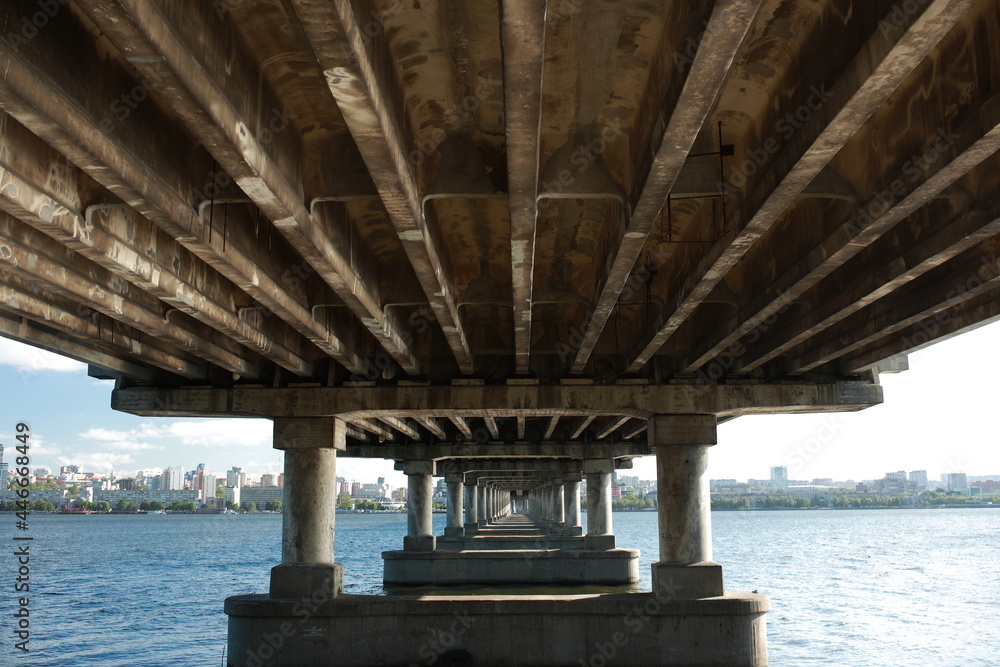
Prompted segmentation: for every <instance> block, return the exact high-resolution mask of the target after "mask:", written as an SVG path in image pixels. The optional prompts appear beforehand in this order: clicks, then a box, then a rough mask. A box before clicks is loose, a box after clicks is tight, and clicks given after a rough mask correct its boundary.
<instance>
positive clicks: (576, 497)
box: [563, 473, 583, 537]
mask: <svg viewBox="0 0 1000 667" xmlns="http://www.w3.org/2000/svg"><path fill="white" fill-rule="evenodd" d="M582 477H583V476H582V475H581V474H580V473H572V474H569V475H566V476H565V477H564V478H563V480H564V486H563V505H564V507H563V513H564V514H565V516H566V523H565V525H564V526H563V535H566V536H569V537H578V536H580V535H583V527H582V526H581V525H580V480H581V478H582Z"/></svg>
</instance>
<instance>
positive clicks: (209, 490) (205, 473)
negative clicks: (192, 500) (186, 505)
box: [195, 463, 215, 503]
mask: <svg viewBox="0 0 1000 667" xmlns="http://www.w3.org/2000/svg"><path fill="white" fill-rule="evenodd" d="M195 488H196V489H197V490H198V500H200V501H201V502H203V503H207V502H208V501H209V500H210V499H212V498H214V497H215V475H213V474H212V472H211V471H210V470H209V469H208V466H207V465H205V464H204V463H199V464H198V470H197V471H196V474H195Z"/></svg>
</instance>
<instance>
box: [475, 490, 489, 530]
mask: <svg viewBox="0 0 1000 667" xmlns="http://www.w3.org/2000/svg"><path fill="white" fill-rule="evenodd" d="M480 484H481V486H478V487H476V489H477V491H478V493H479V527H480V528H482V527H483V526H485V525H486V524H487V523H489V521H488V515H487V513H488V512H489V508H488V507H487V506H486V504H487V501H486V483H485V482H480Z"/></svg>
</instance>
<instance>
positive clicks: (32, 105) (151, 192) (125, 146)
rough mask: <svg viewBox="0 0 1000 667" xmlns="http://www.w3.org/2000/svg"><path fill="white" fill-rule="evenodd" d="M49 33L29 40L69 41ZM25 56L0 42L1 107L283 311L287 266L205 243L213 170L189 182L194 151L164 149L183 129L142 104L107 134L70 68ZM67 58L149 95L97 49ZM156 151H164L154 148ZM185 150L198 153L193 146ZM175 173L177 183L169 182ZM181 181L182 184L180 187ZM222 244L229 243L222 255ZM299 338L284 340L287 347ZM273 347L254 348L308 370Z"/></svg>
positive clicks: (55, 46)
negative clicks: (206, 198) (206, 196)
mask: <svg viewBox="0 0 1000 667" xmlns="http://www.w3.org/2000/svg"><path fill="white" fill-rule="evenodd" d="M57 18H58V17H57ZM54 37H55V35H54V31H51V30H49V31H41V32H40V33H39V36H38V38H36V40H34V41H39V42H45V43H44V44H42V43H39V44H38V48H47V49H51V50H52V51H53V53H62V52H64V51H65V49H66V48H67V46H68V45H69V44H70V43H71V42H70V41H67V40H62V41H53V40H54ZM32 46H33V47H34V46H35V45H34V44H32ZM26 56H27V54H26V53H25V52H24V50H13V49H10V48H9V47H8V46H6V45H5V44H0V62H3V63H4V65H5V68H6V70H7V73H8V75H7V76H6V77H5V78H4V80H3V81H2V82H0V108H3V109H4V110H5V111H6V112H7V113H8V114H10V115H11V116H13V117H14V118H15V119H17V120H18V121H19V122H20V123H21V124H22V125H24V126H25V127H27V128H28V129H30V130H31V131H32V132H34V133H35V134H36V135H38V136H39V137H40V138H42V139H43V140H45V141H46V143H48V144H49V145H50V146H52V147H53V148H55V149H56V150H58V151H59V152H61V153H62V154H64V155H65V156H66V157H67V158H69V159H70V160H71V161H72V162H73V163H75V164H76V165H78V166H79V167H80V168H81V169H83V170H84V171H85V172H86V173H87V174H89V175H90V176H92V177H93V178H94V180H96V181H97V182H99V183H101V184H102V185H104V186H105V187H107V188H108V189H109V190H111V191H112V192H113V193H114V194H116V195H117V196H119V197H121V198H122V199H123V200H124V201H125V202H126V203H128V204H129V205H130V206H132V207H133V208H134V209H136V210H137V211H139V212H140V213H141V214H143V216H144V217H146V218H147V219H148V220H150V221H152V222H154V223H155V224H156V225H157V226H159V227H160V228H161V229H163V230H164V231H165V232H167V233H168V234H169V235H170V236H172V237H173V238H175V239H177V240H178V241H180V242H181V243H182V244H184V245H185V246H186V247H188V248H189V249H190V250H191V251H192V252H193V253H194V254H195V255H197V256H199V257H200V258H201V259H203V260H204V261H206V262H207V263H208V264H210V265H212V266H213V267H215V268H216V269H218V270H219V271H220V272H221V273H223V275H225V276H226V277H227V278H229V279H230V280H232V281H233V282H234V283H236V284H237V285H239V286H240V287H241V288H242V289H244V290H246V291H247V293H248V294H250V295H251V296H252V297H253V298H255V299H257V300H258V301H260V303H262V304H264V305H265V306H267V307H268V308H270V309H271V310H273V311H275V312H279V313H283V314H285V313H287V308H286V300H287V286H285V285H278V284H277V283H276V282H275V281H274V280H273V279H272V278H271V276H272V275H281V274H282V272H283V271H284V267H282V268H281V269H280V270H278V269H277V268H276V267H275V269H271V268H270V267H268V268H267V269H264V268H263V267H261V266H260V265H259V262H258V261H257V260H258V258H259V257H260V255H261V254H262V253H260V252H259V251H257V252H256V253H253V254H255V255H256V257H254V258H253V259H251V258H250V256H248V251H247V249H245V248H243V249H241V248H240V243H239V242H238V241H237V239H228V240H227V241H224V240H223V238H222V237H223V235H222V234H219V235H218V236H217V238H216V240H215V241H214V243H213V241H211V240H210V233H209V230H207V229H206V227H207V226H208V225H204V224H203V223H202V221H201V220H200V219H199V216H198V214H197V212H196V210H195V208H194V206H193V204H192V202H191V201H190V198H191V196H192V193H194V192H196V191H200V190H201V188H202V187H203V186H204V187H208V186H210V185H212V180H211V174H212V171H211V170H207V171H206V172H205V175H204V179H205V181H204V182H203V183H197V182H196V181H194V180H193V179H194V178H197V177H196V176H194V174H196V173H197V172H196V171H195V170H194V169H191V168H190V167H189V166H188V165H187V164H186V162H187V160H188V159H190V158H191V157H192V156H191V155H190V154H185V148H182V147H177V146H175V147H173V148H172V149H173V150H175V153H174V154H172V155H167V154H165V151H166V148H165V144H166V142H168V141H170V140H171V139H176V140H177V141H183V139H180V137H179V135H180V133H179V132H177V130H176V128H175V127H174V126H173V124H172V123H171V121H170V120H169V119H167V118H166V117H164V116H162V115H160V114H159V113H158V112H157V111H156V110H155V108H154V107H155V105H142V106H140V107H138V108H137V109H136V110H134V111H133V112H132V113H130V114H129V115H128V123H129V124H130V125H132V126H133V127H135V126H137V125H143V126H142V128H141V129H139V128H136V129H135V131H133V132H123V131H116V132H115V131H107V130H106V126H105V125H102V124H103V123H105V121H107V122H110V121H108V119H107V118H103V119H102V118H101V117H100V116H99V115H98V114H99V113H100V110H99V109H95V108H94V105H90V104H87V102H86V100H85V99H80V96H82V95H83V92H82V91H79V89H78V87H77V86H75V85H69V84H64V85H59V84H58V83H56V82H63V81H65V79H66V78H67V77H71V76H72V72H71V71H70V70H67V69H64V70H61V71H59V72H55V71H51V70H50V71H40V70H39V66H38V63H33V62H29V61H28V60H27V59H26ZM66 60H67V61H75V62H80V63H82V65H81V66H89V67H91V69H90V71H101V72H102V77H103V78H102V79H101V82H100V83H101V84H102V85H103V86H112V87H113V86H115V85H116V82H117V83H118V84H119V85H122V86H123V87H125V86H127V90H134V89H136V88H139V89H141V90H143V91H144V92H145V94H146V95H148V94H149V89H148V87H143V86H141V85H136V84H135V82H134V80H128V79H126V76H127V75H126V74H125V73H124V72H122V71H121V70H116V69H115V68H113V67H111V66H110V65H108V64H107V63H105V62H104V61H99V60H98V56H97V55H96V54H95V53H94V52H89V51H83V52H73V53H72V54H68V55H66ZM91 61H93V62H91ZM68 91H74V92H68ZM153 126H155V127H153ZM180 146H183V144H181V145H180ZM188 148H190V147H188ZM160 150H163V151H164V153H158V152H157V151H160ZM190 150H191V151H195V149H193V148H190ZM177 153H180V155H178V154H177ZM210 162H211V161H210V160H206V161H205V163H206V167H208V166H210ZM153 165H155V166H153ZM174 176H176V177H177V178H178V180H177V181H174V180H173V177H174ZM178 183H183V184H184V185H183V186H178ZM223 244H226V246H227V249H226V251H225V252H224V251H223V250H222V246H223ZM289 319H293V320H294V318H289ZM270 338H271V339H272V340H271V342H270V345H271V346H274V343H276V342H277V341H276V339H277V338H278V335H277V334H276V333H275V334H272V336H270ZM240 342H241V343H244V344H247V345H250V346H253V345H258V344H259V342H254V341H253V340H247V341H240ZM299 343H300V341H293V340H289V341H288V344H299ZM277 349H278V348H277V347H276V346H274V347H268V348H265V349H260V350H259V352H260V353H261V355H262V356H264V357H267V358H269V359H271V360H272V361H274V362H275V363H277V364H278V365H280V366H283V367H285V368H287V369H288V370H290V371H292V372H293V373H295V374H297V375H310V374H311V373H312V364H311V361H307V360H305V359H302V358H299V359H292V358H288V357H286V356H284V355H281V354H277V353H276V350H277Z"/></svg>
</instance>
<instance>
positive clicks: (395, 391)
mask: <svg viewBox="0 0 1000 667" xmlns="http://www.w3.org/2000/svg"><path fill="white" fill-rule="evenodd" d="M111 401H112V407H113V408H114V409H116V410H121V411H123V412H131V413H133V414H142V415H150V416H152V415H163V416H205V417H207V416H212V415H214V416H220V417H221V416H226V417H238V416H244V417H260V416H263V417H267V416H275V415H278V416H280V415H283V414H295V415H298V416H302V417H308V416H317V417H321V416H339V417H340V418H341V419H344V420H346V421H349V420H351V419H353V418H356V417H357V418H363V419H364V418H369V419H379V418H380V416H381V415H385V414H392V415H395V416H397V417H412V418H420V417H447V418H449V419H452V418H456V419H459V418H461V419H465V418H474V417H476V416H478V415H481V414H483V413H484V412H489V413H491V414H495V415H499V414H506V415H508V416H517V415H523V416H526V417H532V416H551V415H553V414H559V415H562V416H581V417H586V416H589V415H603V416H614V415H622V414H624V413H628V414H631V415H633V416H635V417H637V418H640V419H648V418H649V417H651V416H652V415H655V414H715V415H717V416H719V417H720V418H721V417H729V416H739V415H749V414H783V413H803V412H844V411H852V410H861V409H864V408H866V407H870V406H872V405H877V404H879V403H881V402H882V388H881V387H880V386H879V385H877V384H874V383H871V382H868V381H863V380H856V381H841V382H831V383H828V384H815V383H808V382H789V383H773V384H765V383H760V384H726V385H710V384H669V385H642V386H636V385H622V386H606V385H591V386H572V385H571V386H564V385H559V386H537V387H530V386H527V387H526V386H496V385H489V386H478V387H476V386H472V387H463V386H458V387H434V388H432V389H431V390H428V389H427V388H425V387H424V388H421V387H405V386H403V387H399V386H376V387H309V388H297V387H287V388H265V387H232V388H211V387H192V388H187V389H167V388H151V387H131V388H123V389H118V390H115V391H114V392H113V393H112V397H111ZM462 446H466V445H462Z"/></svg>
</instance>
